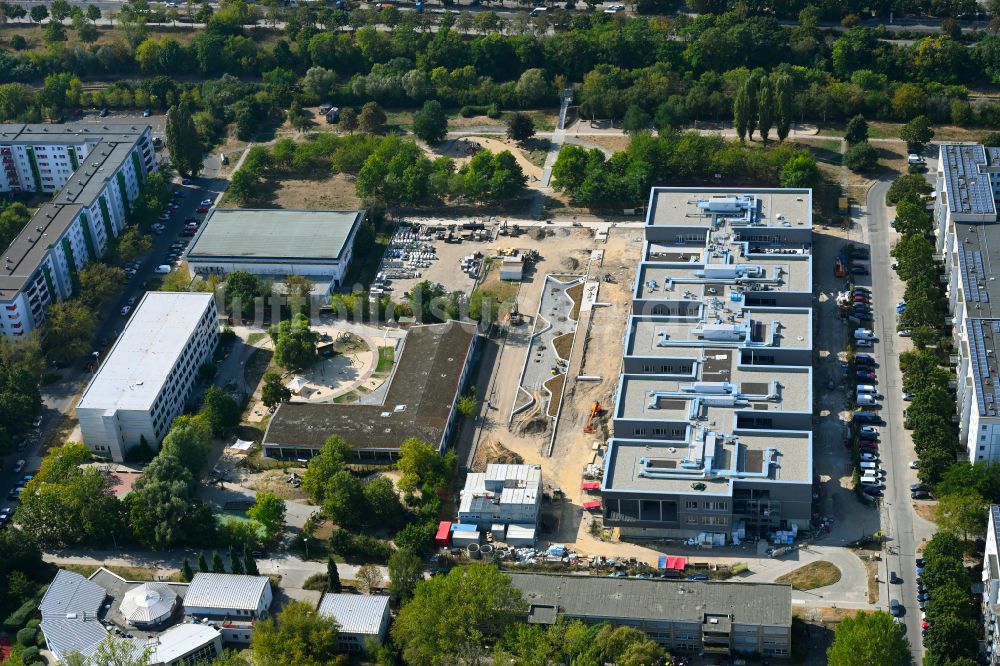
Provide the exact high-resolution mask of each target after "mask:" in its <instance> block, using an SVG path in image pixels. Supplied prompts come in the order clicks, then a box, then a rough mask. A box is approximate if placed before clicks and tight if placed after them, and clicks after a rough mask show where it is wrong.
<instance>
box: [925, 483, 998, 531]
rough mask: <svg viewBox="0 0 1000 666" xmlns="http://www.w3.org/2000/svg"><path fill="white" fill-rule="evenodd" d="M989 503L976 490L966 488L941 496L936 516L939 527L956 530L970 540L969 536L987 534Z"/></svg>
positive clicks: (935, 512) (936, 508)
mask: <svg viewBox="0 0 1000 666" xmlns="http://www.w3.org/2000/svg"><path fill="white" fill-rule="evenodd" d="M988 504H989V503H988V502H987V501H986V500H984V499H983V496H982V495H980V494H979V493H977V492H976V491H975V490H972V489H971V488H970V489H965V490H961V491H958V492H954V493H950V494H947V495H941V496H939V497H938V504H937V507H935V509H934V517H935V520H936V521H937V525H938V528H939V529H942V530H948V531H951V532H956V533H958V534H961V535H962V538H963V539H966V540H968V538H969V536H980V535H983V534H986V515H987V511H986V509H987V508H988V506H987V505H988Z"/></svg>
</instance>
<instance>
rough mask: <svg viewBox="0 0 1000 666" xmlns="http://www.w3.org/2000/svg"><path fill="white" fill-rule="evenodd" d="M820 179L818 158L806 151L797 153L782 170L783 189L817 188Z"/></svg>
mask: <svg viewBox="0 0 1000 666" xmlns="http://www.w3.org/2000/svg"><path fill="white" fill-rule="evenodd" d="M819 179H820V173H819V167H818V166H816V158H814V157H813V156H812V155H810V154H809V153H808V152H806V151H799V152H797V153H796V154H795V155H794V156H793V157H792V158H791V159H789V160H788V161H787V162H785V166H784V167H782V168H781V186H782V187H815V186H816V184H817V183H819Z"/></svg>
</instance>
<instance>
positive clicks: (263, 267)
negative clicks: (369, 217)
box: [185, 208, 365, 293]
mask: <svg viewBox="0 0 1000 666" xmlns="http://www.w3.org/2000/svg"><path fill="white" fill-rule="evenodd" d="M364 218H365V212H364V211H363V210H360V211H359V210H351V211H344V210H254V209H245V208H238V209H227V208H213V209H212V211H211V212H210V213H209V214H208V217H207V218H205V222H204V224H202V225H201V228H200V229H199V230H198V233H197V234H196V235H195V237H194V239H192V241H191V247H190V248H188V251H187V253H186V255H185V259H186V260H187V263H188V269H189V270H190V272H191V277H192V278H193V277H196V276H202V277H205V276H208V275H211V274H220V273H222V274H224V273H230V272H232V271H247V272H249V273H253V274H255V275H260V276H262V277H266V278H270V279H272V280H276V281H281V280H284V279H285V278H287V277H288V276H290V275H298V276H301V277H305V278H308V279H310V280H312V281H313V282H315V283H317V284H318V285H319V286H321V288H322V289H321V290H322V291H323V293H328V292H330V291H332V290H333V289H335V288H337V287H339V286H341V285H342V284H343V282H344V278H345V277H346V276H347V270H348V268H350V265H351V258H352V256H353V253H354V239H355V238H356V237H357V233H358V228H359V227H360V226H361V223H362V221H363V220H364Z"/></svg>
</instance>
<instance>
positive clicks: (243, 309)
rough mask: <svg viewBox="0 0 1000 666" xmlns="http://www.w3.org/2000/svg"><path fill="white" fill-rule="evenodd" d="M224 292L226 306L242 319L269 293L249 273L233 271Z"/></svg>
mask: <svg viewBox="0 0 1000 666" xmlns="http://www.w3.org/2000/svg"><path fill="white" fill-rule="evenodd" d="M237 173H238V172H237ZM224 290H225V292H224V293H225V296H226V306H227V307H228V308H229V309H230V311H232V312H234V313H236V314H239V315H240V316H242V317H246V316H247V315H248V314H253V311H254V307H255V305H256V300H257V299H258V298H260V297H262V296H264V295H265V294H266V292H267V288H266V286H265V285H264V282H263V280H261V279H260V278H259V277H257V276H256V275H254V274H253V273H248V272H247V271H233V272H232V273H230V274H229V275H227V276H226V281H225V283H224Z"/></svg>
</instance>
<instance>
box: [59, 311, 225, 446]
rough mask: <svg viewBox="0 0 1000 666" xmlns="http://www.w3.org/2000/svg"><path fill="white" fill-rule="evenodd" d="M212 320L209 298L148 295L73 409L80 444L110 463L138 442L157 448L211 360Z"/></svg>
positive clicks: (213, 313) (214, 323)
mask: <svg viewBox="0 0 1000 666" xmlns="http://www.w3.org/2000/svg"><path fill="white" fill-rule="evenodd" d="M217 320H218V314H217V311H216V305H215V299H214V297H213V296H212V295H211V294H202V293H174V292H148V293H147V294H146V295H145V296H144V297H143V299H142V300H141V301H139V304H138V305H137V306H136V309H135V312H134V313H133V314H132V317H131V319H129V321H128V323H127V324H126V326H125V330H124V331H122V334H121V336H119V338H118V340H117V341H116V342H115V345H114V347H112V348H111V350H110V351H109V352H108V356H107V358H106V359H105V360H104V362H103V364H102V365H101V366H100V368H99V369H98V370H97V373H96V374H95V375H94V378H93V379H92V380H91V382H90V384H89V385H88V386H87V389H86V390H85V391H84V393H83V397H82V398H81V399H80V402H79V404H78V405H77V408H76V413H77V417H78V418H79V420H80V429H81V431H82V433H83V442H84V444H86V445H87V447H88V448H90V449H91V450H92V451H93V452H94V453H95V454H97V455H99V456H102V457H107V458H111V459H112V460H114V461H115V462H121V461H123V460H124V459H125V455H126V453H127V451H128V449H130V448H132V447H133V446H136V445H138V444H140V443H142V442H143V441H145V442H146V443H148V444H149V445H150V446H152V447H154V448H155V447H156V446H157V445H158V444H159V443H160V442H161V441H162V440H163V437H164V436H165V435H166V434H167V431H168V430H169V428H170V423H171V422H172V421H173V420H174V418H175V417H177V416H178V415H180V414H181V413H182V412H183V410H184V405H185V402H186V401H187V400H188V398H190V397H191V394H192V391H193V389H194V384H195V380H196V377H197V373H198V369H199V368H200V367H201V365H202V364H203V363H205V362H206V361H209V360H211V358H212V354H213V353H214V351H215V347H216V344H217V343H218V321H217Z"/></svg>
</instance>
